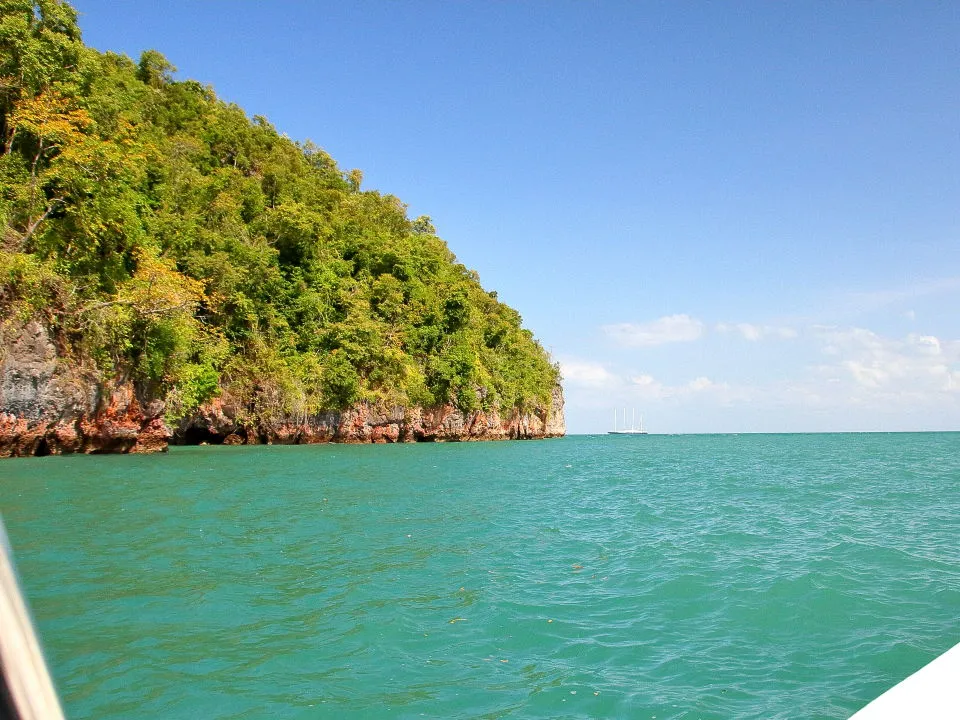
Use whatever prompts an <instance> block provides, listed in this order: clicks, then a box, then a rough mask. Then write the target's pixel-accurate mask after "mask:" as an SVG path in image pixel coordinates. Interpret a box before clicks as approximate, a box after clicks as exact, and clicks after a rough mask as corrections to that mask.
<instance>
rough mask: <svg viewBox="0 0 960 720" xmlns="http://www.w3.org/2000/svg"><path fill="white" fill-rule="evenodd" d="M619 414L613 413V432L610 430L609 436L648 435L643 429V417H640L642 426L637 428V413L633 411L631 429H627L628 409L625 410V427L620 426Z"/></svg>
mask: <svg viewBox="0 0 960 720" xmlns="http://www.w3.org/2000/svg"><path fill="white" fill-rule="evenodd" d="M619 420H620V418H619V413H618V412H617V411H616V410H614V411H613V430H608V431H607V434H608V435H646V434H647V431H646V430H644V429H643V415H641V416H640V426H639V427H638V426H637V411H636V409H634V410H633V417H632V419H631V422H630V427H629V428H628V427H627V409H626V408H623V427H621V426H620V422H619Z"/></svg>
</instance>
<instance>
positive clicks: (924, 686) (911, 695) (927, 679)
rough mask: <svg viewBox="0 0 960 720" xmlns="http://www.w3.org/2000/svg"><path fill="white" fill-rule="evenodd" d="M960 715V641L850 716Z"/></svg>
mask: <svg viewBox="0 0 960 720" xmlns="http://www.w3.org/2000/svg"><path fill="white" fill-rule="evenodd" d="M958 717H960V643H958V644H957V645H954V646H953V647H952V648H951V649H950V650H947V651H946V652H945V653H944V654H943V655H941V656H940V657H938V658H936V659H935V660H933V661H932V662H930V663H929V664H927V665H924V666H923V667H922V668H920V669H919V670H917V671H916V672H915V673H914V674H913V675H910V676H909V677H908V678H907V679H906V680H903V681H902V682H899V683H897V684H896V685H894V686H893V687H892V688H890V689H889V690H887V691H886V692H885V693H883V695H881V696H880V697H878V698H877V699H876V700H873V701H872V702H870V703H869V704H868V705H866V707H864V708H862V709H861V710H858V711H857V712H855V713H854V714H853V715H851V716H850V720H902V719H903V718H918V719H920V718H922V720H941V719H942V720H956V718H958Z"/></svg>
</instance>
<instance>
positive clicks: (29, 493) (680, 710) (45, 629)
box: [0, 433, 960, 720]
mask: <svg viewBox="0 0 960 720" xmlns="http://www.w3.org/2000/svg"><path fill="white" fill-rule="evenodd" d="M0 513H2V517H3V520H4V522H5V524H6V526H7V531H8V534H9V537H10V542H11V545H12V547H13V551H14V554H15V559H16V562H17V565H18V571H19V574H20V579H21V584H22V586H23V588H24V592H25V594H26V597H27V599H28V602H29V604H30V606H31V609H32V613H33V616H34V619H35V623H36V625H37V626H38V628H39V632H40V636H41V641H42V644H43V646H44V650H45V653H46V656H47V660H48V663H49V664H50V667H51V670H52V674H53V676H54V680H55V683H56V686H57V689H58V692H59V694H60V696H61V698H62V701H63V705H64V708H65V711H66V714H67V716H68V717H69V718H71V719H75V720H79V719H81V718H97V719H99V720H108V719H116V720H120V719H127V718H139V719H143V718H158V719H159V718H163V719H164V720H174V719H183V720H187V719H190V720H193V719H195V718H204V719H214V718H222V719H224V720H226V719H227V718H230V719H231V720H233V719H239V718H251V719H253V718H348V719H349V718H376V719H380V718H387V719H390V718H445V719H446V718H491V719H492V718H629V719H633V718H642V719H644V720H647V719H649V720H666V719H667V718H688V719H694V718H703V719H707V718H711V719H712V718H718V719H719V718H738V719H740V718H763V719H764V720H769V719H771V718H791V719H792V718H847V717H849V716H850V715H851V714H852V713H853V712H855V711H856V710H858V709H859V708H861V707H862V706H864V705H865V704H866V703H867V702H869V701H870V700H871V699H873V698H875V697H876V696H878V695H879V694H881V693H882V692H883V691H885V690H886V689H888V688H889V687H891V686H892V685H894V684H895V683H897V682H898V681H900V680H901V679H903V678H904V677H906V676H907V675H909V674H910V673H912V672H914V671H916V670H917V669H919V668H920V667H922V666H923V665H925V664H926V663H928V662H930V661H931V660H933V659H934V658H935V657H937V656H938V655H939V654H941V653H943V652H945V651H946V650H948V649H949V648H950V647H952V646H953V645H955V644H957V643H958V642H960V541H958V538H960V434H957V433H918V434H909V433H903V434H810V435H805V434H790V435H677V436H667V435H645V436H639V435H638V436H607V435H604V436H574V437H566V438H560V439H555V440H541V441H512V442H492V443H448V444H414V445H364V446H356V445H354V446H347V445H314V446H294V447H291V446H287V447H280V446H261V447H176V448H172V449H171V451H170V452H169V453H167V454H162V455H152V456H69V457H45V458H28V459H16V460H5V461H2V462H0Z"/></svg>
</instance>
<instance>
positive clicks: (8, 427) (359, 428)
mask: <svg viewBox="0 0 960 720" xmlns="http://www.w3.org/2000/svg"><path fill="white" fill-rule="evenodd" d="M163 412H164V404H163V402H162V401H161V400H157V399H151V398H150V393H149V392H148V389H146V388H142V387H136V386H135V385H134V383H132V382H130V381H129V380H125V379H123V378H115V379H113V380H110V381H104V380H103V379H102V378H98V377H97V376H96V375H95V374H94V373H92V372H87V371H85V370H84V369H83V368H80V367H77V366H76V365H75V364H71V363H67V362H65V361H64V360H63V359H62V358H61V357H60V356H59V355H58V353H57V348H56V346H55V344H54V343H53V341H52V340H51V338H50V335H49V333H48V332H47V331H46V329H45V328H44V327H43V325H42V324H40V323H38V322H35V321H33V322H29V323H27V324H26V325H24V326H21V327H18V328H14V329H12V330H11V329H10V327H9V326H8V327H7V331H6V333H5V336H3V337H0V457H11V456H24V455H49V454H62V453H74V452H83V453H103V452H119V453H126V452H134V453H136V452H157V451H164V450H166V449H167V445H168V444H169V443H170V442H174V443H177V444H198V443H201V442H207V443H211V444H215V443H224V444H264V443H267V444H301V443H323V442H345V443H368V442H418V441H426V442H433V441H470V440H506V439H520V438H524V439H526V438H543V437H558V436H561V435H563V434H564V432H565V426H564V418H563V390H562V388H561V387H560V386H559V385H558V386H557V387H556V388H555V389H554V392H553V398H552V402H551V407H550V408H549V409H548V410H547V409H539V410H534V411H531V412H527V413H520V412H516V411H515V412H513V413H511V414H510V415H507V416H501V415H500V413H498V412H497V411H491V412H483V411H478V412H474V413H469V414H464V413H462V412H461V411H460V410H458V409H457V408H456V407H454V406H452V405H445V406H442V407H437V408H418V407H413V408H404V407H392V408H381V407H375V406H372V405H368V404H359V405H356V406H354V407H351V408H348V409H347V410H344V411H341V412H324V413H318V414H315V415H304V416H301V417H289V416H288V417H281V418H278V419H277V420H275V421H273V422H271V423H268V424H264V423H262V422H261V423H260V424H257V425H252V424H250V423H249V422H248V421H246V420H245V418H246V414H245V413H244V412H243V408H242V407H240V406H239V405H238V404H237V403H235V402H233V401H232V399H231V397H230V395H229V392H226V393H224V394H223V395H222V396H221V397H220V398H218V399H217V400H214V401H213V402H211V403H208V404H206V405H204V406H203V407H201V408H200V409H199V410H198V411H197V412H195V413H193V414H192V415H191V416H190V417H188V418H184V419H182V420H181V421H180V422H179V423H178V424H177V426H176V427H174V428H170V427H168V426H167V425H166V423H165V422H164V418H163Z"/></svg>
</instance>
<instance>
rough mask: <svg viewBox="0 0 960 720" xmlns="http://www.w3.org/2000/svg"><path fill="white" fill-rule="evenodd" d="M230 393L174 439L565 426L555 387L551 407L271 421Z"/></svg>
mask: <svg viewBox="0 0 960 720" xmlns="http://www.w3.org/2000/svg"><path fill="white" fill-rule="evenodd" d="M242 417H243V413H242V411H241V409H240V408H239V407H238V406H237V405H236V404H234V403H233V402H232V401H231V399H230V396H229V394H225V395H224V396H223V397H221V398H219V399H217V400H215V401H213V402H212V403H209V404H207V405H205V406H204V407H202V408H201V409H200V411H199V412H198V413H196V414H195V415H193V416H192V417H190V418H186V419H184V420H182V421H181V422H180V424H179V426H178V427H177V428H176V429H175V430H174V439H173V442H175V443H178V444H188V445H192V444H196V443H199V442H209V443H224V444H228V445H241V444H286V445H293V444H303V443H322V442H343V443H370V442H373V443H388V442H444V441H470V440H511V439H530V438H544V437H559V436H561V435H563V434H564V433H565V431H566V428H565V425H564V420H563V390H562V388H560V387H559V386H558V387H557V388H556V389H555V390H554V393H553V403H552V406H551V408H550V410H549V411H539V412H530V413H517V412H515V413H512V414H511V415H509V416H506V417H501V415H500V414H499V413H498V412H496V411H492V412H483V411H477V412H474V413H469V414H466V415H465V414H464V413H462V412H461V411H460V410H458V409H457V408H455V407H454V406H453V405H444V406H442V407H438V408H419V407H413V408H406V407H393V408H378V407H376V406H373V405H368V404H360V405H356V406H354V407H351V408H348V409H347V410H344V411H342V412H325V413H318V414H316V415H304V416H302V417H285V418H283V419H281V420H278V421H276V422H275V423H273V424H270V425H260V426H256V427H253V426H249V425H246V424H245V423H244V421H243V420H242Z"/></svg>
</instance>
